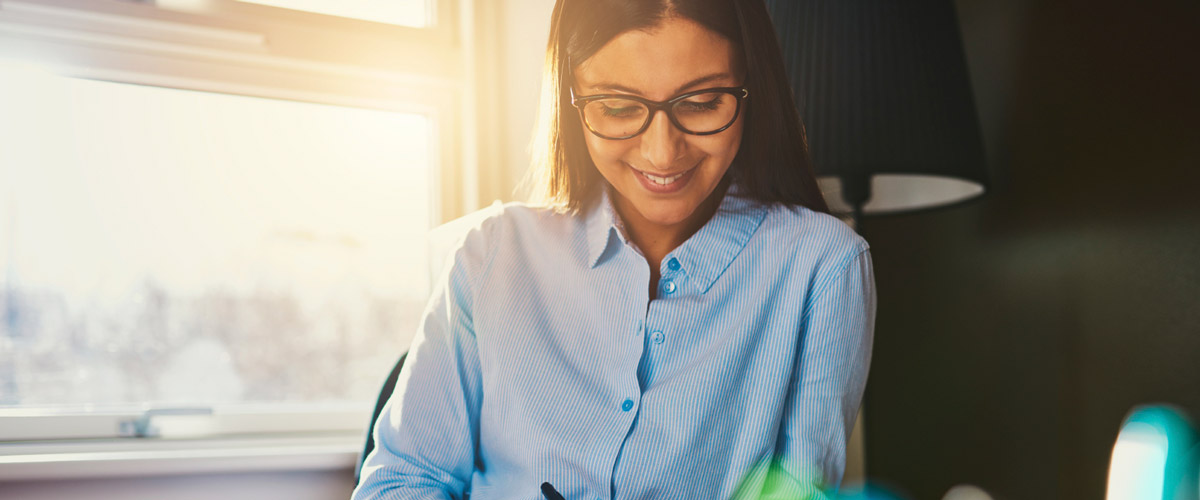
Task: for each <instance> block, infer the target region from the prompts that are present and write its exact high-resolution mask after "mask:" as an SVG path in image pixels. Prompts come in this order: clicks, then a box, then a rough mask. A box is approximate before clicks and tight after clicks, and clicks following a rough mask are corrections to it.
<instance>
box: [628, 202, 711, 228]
mask: <svg viewBox="0 0 1200 500" xmlns="http://www.w3.org/2000/svg"><path fill="white" fill-rule="evenodd" d="M644 203H645V204H649V205H650V206H646V205H642V206H637V205H635V207H637V209H638V212H639V213H640V214H641V216H642V218H644V219H646V220H647V221H648V222H653V223H654V224H658V225H660V226H674V225H676V224H680V223H683V222H685V221H687V219H688V218H689V217H691V215H692V214H693V213H695V211H696V209H697V208H698V205H697V204H694V203H693V204H688V206H678V207H662V206H654V205H661V204H663V202H662V201H645V202H644ZM689 207H690V209H689Z"/></svg>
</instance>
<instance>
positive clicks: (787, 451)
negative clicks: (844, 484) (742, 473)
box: [760, 248, 875, 499]
mask: <svg viewBox="0 0 1200 500" xmlns="http://www.w3.org/2000/svg"><path fill="white" fill-rule="evenodd" d="M818 287H819V288H818V289H817V290H816V292H815V295H814V296H813V297H814V298H813V299H812V300H811V301H810V302H809V303H808V304H807V305H806V310H805V313H804V315H803V318H804V319H802V320H801V328H800V335H801V338H800V342H801V346H800V354H799V358H798V359H797V363H798V365H797V367H796V376H795V378H794V379H793V381H792V386H791V388H790V389H789V393H788V403H787V407H786V409H785V413H784V417H783V422H782V426H781V428H780V436H779V437H780V439H779V441H778V443H779V448H778V449H777V453H776V457H775V461H776V462H775V464H773V466H772V467H771V469H772V470H773V471H777V472H778V473H779V474H780V476H779V477H775V478H767V481H766V483H765V484H764V486H765V488H764V491H763V495H762V496H761V497H760V498H763V499H767V498H825V497H824V496H823V495H824V494H823V493H822V492H823V491H824V492H832V491H836V490H837V489H838V487H839V485H840V484H841V480H842V474H843V472H844V469H845V466H846V443H847V442H848V441H849V437H850V432H851V430H853V427H854V420H855V418H857V416H858V407H859V404H860V403H861V402H862V394H863V389H864V388H865V386H866V382H867V370H868V368H869V366H870V363H871V345H872V343H873V340H874V331H875V278H874V273H873V271H872V268H871V254H870V251H869V250H867V249H865V248H864V249H862V250H861V251H859V252H858V253H857V254H856V255H852V256H851V257H849V258H847V259H846V260H845V261H843V263H842V264H841V266H840V270H838V272H836V273H835V274H833V275H832V277H831V278H829V279H827V280H825V281H824V282H818ZM773 490H774V491H773Z"/></svg>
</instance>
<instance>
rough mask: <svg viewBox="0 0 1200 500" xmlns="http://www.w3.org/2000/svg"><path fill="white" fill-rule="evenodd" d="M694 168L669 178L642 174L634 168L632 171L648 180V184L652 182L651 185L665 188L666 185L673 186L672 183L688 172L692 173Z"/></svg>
mask: <svg viewBox="0 0 1200 500" xmlns="http://www.w3.org/2000/svg"><path fill="white" fill-rule="evenodd" d="M695 168H696V167H692V168H689V169H687V170H684V171H683V172H680V173H678V174H675V175H669V176H665V177H664V176H661V175H654V174H650V173H646V172H643V171H641V170H638V169H636V168H635V169H633V170H634V171H635V172H637V173H639V174H641V175H642V177H645V178H647V179H649V180H650V182H653V183H655V184H658V185H659V186H666V185H670V184H673V183H675V181H678V180H679V179H682V178H683V176H685V175H687V174H688V172H691V171H692V170H694V169H695Z"/></svg>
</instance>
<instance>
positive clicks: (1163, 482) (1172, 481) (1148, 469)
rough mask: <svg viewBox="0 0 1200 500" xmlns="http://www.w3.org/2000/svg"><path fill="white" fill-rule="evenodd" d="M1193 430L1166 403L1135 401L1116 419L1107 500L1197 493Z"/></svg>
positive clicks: (1182, 497)
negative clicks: (1120, 419) (1117, 427)
mask: <svg viewBox="0 0 1200 500" xmlns="http://www.w3.org/2000/svg"><path fill="white" fill-rule="evenodd" d="M1198 450H1200V448H1198V447H1197V440H1196V431H1195V429H1194V428H1193V427H1192V425H1191V422H1190V421H1189V420H1188V418H1187V416H1186V415H1185V414H1184V413H1183V412H1182V411H1180V410H1179V409H1177V408H1174V407H1172V406H1169V405H1154V406H1139V407H1136V408H1134V409H1133V411H1131V412H1130V414H1129V416H1128V417H1126V418H1125V422H1124V423H1123V424H1121V432H1120V434H1119V435H1118V436H1117V442H1116V444H1115V445H1114V446H1113V455H1112V461H1111V463H1110V466H1109V477H1108V499H1109V500H1117V499H1121V500H1125V499H1131V500H1159V499H1161V500H1196V499H1197V498H1198V497H1200V485H1198V484H1197V476H1198V475H1200V471H1198V467H1200V464H1198V463H1197V451H1198Z"/></svg>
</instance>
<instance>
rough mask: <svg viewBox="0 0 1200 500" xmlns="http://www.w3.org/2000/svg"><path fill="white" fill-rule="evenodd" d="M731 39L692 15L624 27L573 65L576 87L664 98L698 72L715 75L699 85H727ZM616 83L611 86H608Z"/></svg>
mask: <svg viewBox="0 0 1200 500" xmlns="http://www.w3.org/2000/svg"><path fill="white" fill-rule="evenodd" d="M735 66H736V65H735V54H734V50H733V45H732V44H731V43H730V42H729V40H727V39H725V37H723V36H721V35H719V34H717V33H715V32H713V31H710V30H708V29H707V28H705V27H703V26H701V25H700V24H698V23H696V22H695V21H691V20H689V19H684V18H669V19H667V20H665V21H663V22H662V23H661V24H659V25H658V26H655V27H654V28H652V29H649V30H631V31H626V32H624V33H622V34H620V35H617V36H616V37H615V38H613V39H612V40H610V41H609V42H608V43H607V44H605V45H604V46H603V47H601V48H600V50H599V51H597V52H596V53H595V54H594V55H592V57H589V58H588V59H587V60H586V61H584V62H583V63H581V64H580V65H579V66H578V67H577V68H575V72H574V73H575V80H576V82H575V83H576V84H577V86H578V87H580V90H583V91H584V92H589V91H604V90H626V91H635V92H636V93H637V94H639V95H642V96H644V97H649V98H652V99H666V98H668V97H671V96H672V95H674V94H675V93H677V92H681V91H685V90H688V89H687V88H684V87H685V86H686V85H687V84H688V83H689V82H693V81H695V80H696V79H698V78H703V77H707V76H713V75H717V76H719V78H715V79H711V80H708V81H706V82H705V84H704V85H703V86H706V87H712V86H732V85H735V84H736V83H737V82H736V81H735V78H736V76H735V75H736V72H735ZM614 86H616V88H613V87H614Z"/></svg>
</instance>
